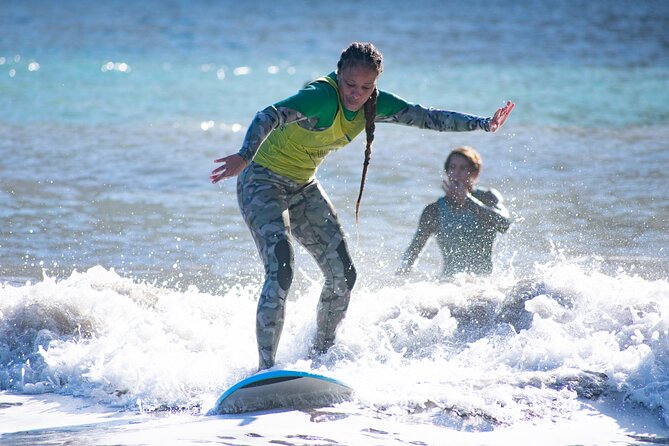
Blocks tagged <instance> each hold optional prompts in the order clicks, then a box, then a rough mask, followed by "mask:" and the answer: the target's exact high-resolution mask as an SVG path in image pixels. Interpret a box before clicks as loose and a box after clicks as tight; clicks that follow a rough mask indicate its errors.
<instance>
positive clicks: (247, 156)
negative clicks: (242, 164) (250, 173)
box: [239, 105, 304, 163]
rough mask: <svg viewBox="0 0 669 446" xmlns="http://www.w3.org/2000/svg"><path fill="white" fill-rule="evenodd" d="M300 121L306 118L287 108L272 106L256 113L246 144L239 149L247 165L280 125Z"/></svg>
mask: <svg viewBox="0 0 669 446" xmlns="http://www.w3.org/2000/svg"><path fill="white" fill-rule="evenodd" d="M300 119H304V116H303V115H302V114H301V113H300V112H298V111H297V110H293V109H290V108H285V107H282V108H277V107H275V106H273V105H270V106H269V107H267V108H266V109H264V110H262V111H259V112H258V113H256V115H255V117H254V118H253V121H251V125H249V128H248V130H246V136H244V142H242V147H241V149H239V156H241V157H242V158H244V161H246V162H247V163H248V162H250V161H251V160H252V159H253V157H254V156H256V153H257V152H258V148H259V147H260V145H261V144H262V143H263V141H265V140H266V139H267V137H268V136H269V134H270V133H271V132H272V130H274V129H275V128H277V127H279V126H280V125H284V124H287V123H289V122H294V121H299V120H300Z"/></svg>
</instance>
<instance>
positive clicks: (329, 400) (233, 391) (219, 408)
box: [208, 370, 353, 415]
mask: <svg viewBox="0 0 669 446" xmlns="http://www.w3.org/2000/svg"><path fill="white" fill-rule="evenodd" d="M352 394H353V389H352V388H350V387H349V386H347V385H346V384H344V383H342V382H341V381H338V380H336V379H334V378H329V377H327V376H323V375H317V374H315V373H309V372H300V371H295V370H273V371H270V372H261V373H258V374H256V375H253V376H250V377H248V378H246V379H243V380H242V381H240V382H238V383H237V384H235V385H234V386H232V387H230V388H229V389H228V390H226V391H225V392H224V393H223V395H221V396H220V398H218V400H217V401H216V405H215V406H214V408H213V409H211V410H210V411H209V413H208V414H209V415H217V414H232V413H243V412H255V411H260V410H270V409H277V408H285V409H303V408H314V407H325V406H329V405H332V404H336V403H340V402H342V401H346V400H349V399H350V398H351V395H352Z"/></svg>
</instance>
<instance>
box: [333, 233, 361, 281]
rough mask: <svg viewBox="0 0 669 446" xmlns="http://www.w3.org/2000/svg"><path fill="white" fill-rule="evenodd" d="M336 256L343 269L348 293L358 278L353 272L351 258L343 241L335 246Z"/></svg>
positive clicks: (353, 267)
mask: <svg viewBox="0 0 669 446" xmlns="http://www.w3.org/2000/svg"><path fill="white" fill-rule="evenodd" d="M337 255H338V256H339V260H340V261H341V264H342V267H343V274H344V282H345V283H346V288H348V290H349V291H350V290H352V289H353V286H354V285H355V281H356V279H357V278H358V273H357V272H356V270H355V266H353V261H352V260H351V256H350V255H349V253H348V249H347V248H346V242H344V241H343V240H342V241H341V242H340V243H339V246H337Z"/></svg>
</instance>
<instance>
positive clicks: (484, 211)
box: [465, 189, 511, 232]
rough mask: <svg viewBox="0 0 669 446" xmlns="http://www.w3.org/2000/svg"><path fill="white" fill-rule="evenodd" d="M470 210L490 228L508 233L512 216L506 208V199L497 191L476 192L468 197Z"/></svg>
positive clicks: (467, 204)
mask: <svg viewBox="0 0 669 446" xmlns="http://www.w3.org/2000/svg"><path fill="white" fill-rule="evenodd" d="M465 203H466V206H467V208H468V209H470V210H471V211H472V212H473V213H474V215H476V217H477V218H478V219H479V221H481V222H483V223H484V224H486V225H487V226H489V227H490V228H492V229H494V230H495V231H497V232H506V231H507V230H508V229H509V226H510V225H511V216H510V215H509V211H508V209H507V208H506V206H504V199H503V198H502V194H500V193H499V192H498V191H497V190H496V189H487V190H481V189H479V190H476V191H474V193H472V194H469V195H468V196H467V201H466V202H465Z"/></svg>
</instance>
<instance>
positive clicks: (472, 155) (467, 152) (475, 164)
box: [444, 146, 483, 173]
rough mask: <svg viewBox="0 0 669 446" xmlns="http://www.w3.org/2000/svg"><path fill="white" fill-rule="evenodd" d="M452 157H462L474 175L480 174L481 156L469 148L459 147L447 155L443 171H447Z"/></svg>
mask: <svg viewBox="0 0 669 446" xmlns="http://www.w3.org/2000/svg"><path fill="white" fill-rule="evenodd" d="M453 155H462V156H464V157H465V158H466V159H467V161H468V162H469V165H470V166H471V168H472V170H473V171H474V172H476V173H480V172H481V166H482V165H483V161H482V160H481V155H479V153H478V152H477V151H476V150H474V149H473V148H472V147H470V146H460V147H456V148H455V149H453V150H451V153H449V154H448V157H447V158H446V162H445V163H444V170H445V171H448V165H449V164H450V163H451V158H453Z"/></svg>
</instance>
